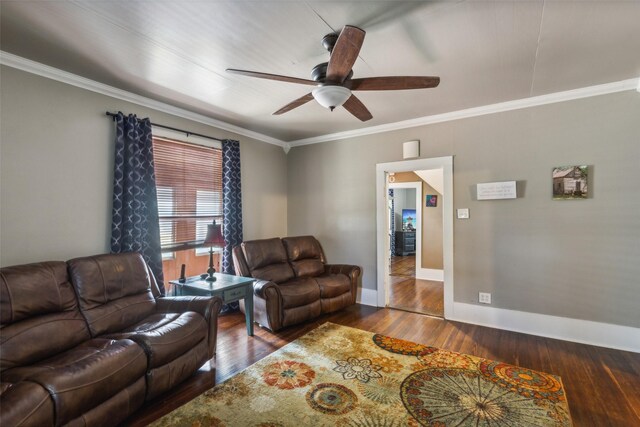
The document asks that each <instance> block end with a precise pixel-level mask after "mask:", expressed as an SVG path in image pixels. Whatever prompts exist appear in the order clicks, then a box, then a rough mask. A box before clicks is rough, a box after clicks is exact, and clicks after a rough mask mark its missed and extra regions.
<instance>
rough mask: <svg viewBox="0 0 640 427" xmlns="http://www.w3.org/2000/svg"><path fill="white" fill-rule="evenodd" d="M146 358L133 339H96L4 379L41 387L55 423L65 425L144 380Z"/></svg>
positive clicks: (12, 370)
mask: <svg viewBox="0 0 640 427" xmlns="http://www.w3.org/2000/svg"><path fill="white" fill-rule="evenodd" d="M146 368H147V358H146V356H145V354H144V351H143V350H142V347H140V346H139V345H137V344H136V343H134V342H133V341H130V340H121V341H113V340H108V339H93V340H91V341H87V342H86V343H83V344H82V345H80V346H78V347H74V348H72V349H71V350H67V351H65V352H63V353H60V354H58V355H57V356H54V357H51V358H49V359H47V360H43V361H41V362H38V363H36V364H33V365H30V366H23V367H19V368H13V369H9V370H7V371H5V372H4V373H3V380H5V381H6V380H8V381H11V382H18V381H32V382H35V383H38V384H41V385H42V386H43V387H44V388H46V389H47V391H48V392H49V394H50V395H51V397H52V398H53V402H54V407H55V414H56V419H55V424H56V425H61V424H65V423H67V422H69V421H71V420H73V419H74V418H76V417H78V416H80V415H81V414H83V413H84V412H86V411H88V410H90V409H92V408H93V407H95V406H97V405H98V404H100V403H102V402H104V401H105V400H107V399H109V398H110V397H112V396H114V395H115V394H116V393H118V392H119V391H121V390H123V389H124V388H126V387H128V386H129V385H131V384H133V383H134V382H136V381H137V380H138V379H139V378H141V377H144V375H145V372H146Z"/></svg>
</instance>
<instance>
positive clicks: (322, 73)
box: [227, 25, 440, 122]
mask: <svg viewBox="0 0 640 427" xmlns="http://www.w3.org/2000/svg"><path fill="white" fill-rule="evenodd" d="M364 36H365V32H364V30H361V29H360V28H358V27H353V26H350V25H346V26H345V27H344V28H343V29H342V31H341V32H340V34H337V33H331V34H327V35H326V36H324V37H323V38H322V45H323V46H324V47H325V48H326V49H327V50H328V51H329V53H330V55H331V56H330V58H329V62H323V63H321V64H318V65H316V66H315V67H313V70H311V78H312V79H313V80H307V79H300V78H297V77H288V76H281V75H277V74H267V73H260V72H257V71H246V70H235V69H232V68H228V69H227V71H228V72H230V73H234V74H240V75H243V76H249V77H257V78H260V79H267V80H278V81H282V82H288V83H298V84H303V85H308V86H317V87H316V88H315V89H313V90H312V91H311V92H310V93H308V94H306V95H304V96H302V97H300V98H298V99H296V100H295V101H292V102H290V103H288V104H287V105H285V106H284V107H282V108H281V109H279V110H278V111H276V112H275V113H273V114H274V115H278V114H283V113H286V112H287V111H291V110H293V109H294V108H297V107H299V106H301V105H304V104H306V103H307V102H309V101H311V100H312V99H315V100H316V101H317V102H318V103H319V104H320V105H322V106H323V107H326V108H328V109H330V110H331V111H333V110H334V109H335V108H336V107H339V106H341V105H343V106H344V108H346V109H347V111H349V112H350V113H351V114H353V115H354V116H356V117H357V118H358V119H360V120H361V121H363V122H365V121H367V120H369V119H371V118H372V117H373V116H372V115H371V113H370V112H369V110H368V109H367V107H365V106H364V104H363V103H362V102H361V101H360V100H359V99H358V98H357V97H356V96H355V95H353V94H352V93H351V92H352V91H355V90H406V89H426V88H431V87H436V86H438V84H439V83H440V77H427V76H424V77H420V76H393V77H365V78H361V79H353V78H352V76H353V70H352V69H351V67H353V64H354V63H355V62H356V59H357V58H358V54H359V53H360V48H361V47H362V43H363V42H364Z"/></svg>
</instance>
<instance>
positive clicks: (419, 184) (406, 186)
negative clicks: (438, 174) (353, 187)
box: [387, 180, 422, 279]
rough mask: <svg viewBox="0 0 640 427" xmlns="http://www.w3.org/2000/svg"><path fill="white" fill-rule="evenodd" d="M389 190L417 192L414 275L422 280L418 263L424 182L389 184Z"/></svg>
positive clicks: (420, 250)
mask: <svg viewBox="0 0 640 427" xmlns="http://www.w3.org/2000/svg"><path fill="white" fill-rule="evenodd" d="M387 188H393V189H394V190H395V189H396V188H404V189H411V188H413V189H415V190H416V269H415V271H414V272H413V274H414V277H416V278H418V279H420V274H419V273H420V268H421V262H418V260H422V180H421V181H420V182H394V183H390V184H388V186H387ZM387 194H389V192H387ZM394 221H395V218H394ZM393 238H395V236H393ZM389 250H391V249H389Z"/></svg>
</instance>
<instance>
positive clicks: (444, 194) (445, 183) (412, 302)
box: [376, 157, 453, 318]
mask: <svg viewBox="0 0 640 427" xmlns="http://www.w3.org/2000/svg"><path fill="white" fill-rule="evenodd" d="M414 171H416V172H417V171H424V172H434V171H437V172H440V175H441V177H442V178H441V181H442V182H441V193H438V192H435V191H433V189H432V188H431V186H428V185H425V184H424V183H423V182H422V179H421V180H420V181H415V180H414V183H413V185H414V186H416V185H417V188H419V191H416V198H415V199H416V205H415V207H416V209H415V218H416V225H414V229H415V233H416V239H415V249H416V251H415V254H413V258H412V260H413V263H411V262H410V259H408V258H404V257H407V256H410V255H409V253H408V252H409V251H404V255H399V252H398V251H397V245H398V243H399V242H396V241H395V233H397V232H398V231H405V230H404V229H400V230H394V232H393V233H391V232H390V230H391V228H392V227H391V226H392V220H395V219H397V218H392V215H391V214H390V210H392V209H393V207H395V202H396V201H397V199H396V197H397V194H396V193H395V192H396V190H397V188H402V186H398V184H399V183H398V182H393V181H397V180H396V179H395V177H397V176H398V175H400V174H402V173H412V174H414ZM390 177H392V178H391V179H389V178H390ZM389 181H392V182H389ZM403 184H407V183H403ZM423 185H424V186H423ZM394 187H395V188H394ZM409 187H411V186H409ZM376 188H377V191H376V193H377V223H378V227H377V230H378V231H377V253H378V269H377V270H378V274H377V276H378V278H377V283H378V286H377V298H378V306H379V307H391V308H399V309H403V310H409V311H417V312H420V313H425V314H430V315H437V316H441V317H445V318H447V316H453V158H452V157H441V158H435V159H418V160H409V161H402V162H393V163H382V164H378V165H377V166H376ZM405 188H406V185H405ZM425 188H429V189H431V190H427V192H426V193H425V190H424V189H425ZM391 190H392V191H391ZM431 193H433V194H431ZM434 195H439V196H437V197H435V198H434V197H433V196H434ZM427 196H429V197H427ZM427 198H429V201H427ZM398 199H400V197H398ZM433 205H436V206H438V205H439V207H440V212H441V213H440V215H441V220H440V221H441V233H442V237H441V246H439V247H440V251H441V255H440V256H441V258H440V259H441V268H440V269H438V268H431V266H430V265H428V263H427V265H425V262H424V261H423V260H424V257H425V255H426V254H423V253H421V254H420V255H418V253H417V252H418V247H419V246H420V249H421V252H423V251H424V250H425V247H426V248H427V249H428V250H430V249H431V247H430V246H428V245H427V244H423V238H422V230H421V229H420V227H421V226H423V220H422V216H423V213H424V214H425V215H432V214H433V213H434V212H436V209H431V207H435V206H433ZM401 209H402V208H401ZM404 209H409V210H410V207H408V208H404ZM394 215H395V211H394ZM395 216H396V217H397V216H401V213H400V215H395ZM426 219H427V218H426V217H425V220H426ZM396 224H398V223H396ZM400 224H401V223H400ZM399 227H402V225H399ZM394 228H395V227H394ZM425 230H426V228H425ZM409 232H410V233H411V232H412V231H411V230H409ZM391 234H394V236H393V238H392V236H391ZM394 246H395V247H394ZM392 248H393V249H394V252H393V256H392V252H391V250H392ZM405 249H406V248H405ZM398 256H403V258H402V259H401V258H397V257H398ZM412 273H413V274H412ZM429 302H432V303H433V302H435V304H436V305H437V307H435V309H434V308H433V307H429Z"/></svg>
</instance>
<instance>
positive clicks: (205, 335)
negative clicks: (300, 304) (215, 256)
mask: <svg viewBox="0 0 640 427" xmlns="http://www.w3.org/2000/svg"><path fill="white" fill-rule="evenodd" d="M221 305H222V301H221V300H220V298H217V297H216V298H204V297H170V298H165V297H162V296H161V295H160V292H159V290H158V286H157V284H156V282H155V279H154V277H153V274H151V273H150V271H149V269H148V267H147V265H146V263H145V262H144V260H143V259H142V257H141V256H140V255H139V254H136V253H128V254H114V255H98V256H92V257H86V258H77V259H74V260H71V261H69V262H67V263H65V262H61V261H52V262H43V263H37V264H27V265H20V266H14V267H5V268H2V269H0V317H1V329H0V333H1V334H0V374H1V380H2V382H1V386H0V393H1V395H0V424H1V425H2V426H3V427H5V426H6V427H9V426H23V425H24V426H27V425H34V426H53V425H55V426H59V425H72V426H99V425H110V426H111V425H117V424H119V423H120V422H122V421H123V420H124V419H125V418H126V417H127V416H128V415H130V414H131V413H132V412H134V411H135V410H137V409H138V408H140V407H141V406H142V404H143V403H144V402H145V401H148V400H151V399H153V398H154V397H156V396H158V395H159V394H161V393H163V392H165V391H167V390H169V389H170V388H172V387H173V386H174V385H176V384H178V383H180V382H181V381H183V380H184V379H186V378H187V377H189V376H190V375H192V374H193V373H194V372H195V371H196V370H198V368H199V367H200V366H202V365H203V363H204V362H205V361H206V360H208V359H209V358H211V357H212V356H213V354H214V352H215V345H216V334H217V318H218V313H219V311H220V308H221Z"/></svg>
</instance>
